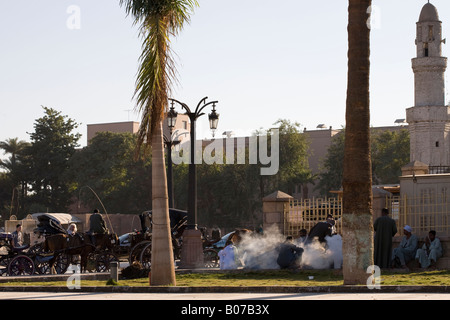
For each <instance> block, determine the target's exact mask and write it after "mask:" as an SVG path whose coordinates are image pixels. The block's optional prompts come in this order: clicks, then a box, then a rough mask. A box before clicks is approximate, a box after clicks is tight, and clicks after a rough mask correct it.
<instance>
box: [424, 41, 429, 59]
mask: <svg viewBox="0 0 450 320" xmlns="http://www.w3.org/2000/svg"><path fill="white" fill-rule="evenodd" d="M424 56H425V57H428V43H425V44H424Z"/></svg>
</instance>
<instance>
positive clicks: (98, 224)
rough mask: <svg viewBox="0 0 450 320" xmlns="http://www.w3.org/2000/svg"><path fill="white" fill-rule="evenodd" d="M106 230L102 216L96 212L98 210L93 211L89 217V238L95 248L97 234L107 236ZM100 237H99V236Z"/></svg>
mask: <svg viewBox="0 0 450 320" xmlns="http://www.w3.org/2000/svg"><path fill="white" fill-rule="evenodd" d="M107 233H108V228H106V224H105V220H103V217H102V215H101V214H100V212H99V211H98V209H95V210H94V213H93V214H91V216H90V217H89V231H88V234H89V237H90V239H91V243H92V244H93V245H94V246H96V245H97V238H96V235H97V234H102V235H103V234H107ZM100 237H101V236H100Z"/></svg>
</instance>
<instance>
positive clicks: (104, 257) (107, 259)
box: [95, 252, 120, 272]
mask: <svg viewBox="0 0 450 320" xmlns="http://www.w3.org/2000/svg"><path fill="white" fill-rule="evenodd" d="M113 261H116V262H118V263H120V262H119V259H118V258H117V256H116V255H115V254H114V253H112V252H102V253H100V254H99V255H98V256H97V263H96V267H95V269H96V270H97V272H108V271H110V270H111V262H113Z"/></svg>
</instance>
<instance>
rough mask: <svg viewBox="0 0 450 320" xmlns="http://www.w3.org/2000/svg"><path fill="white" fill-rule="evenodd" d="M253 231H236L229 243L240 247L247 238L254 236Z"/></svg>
mask: <svg viewBox="0 0 450 320" xmlns="http://www.w3.org/2000/svg"><path fill="white" fill-rule="evenodd" d="M252 233H253V231H252V230H249V229H236V230H234V232H233V233H232V234H231V235H230V237H229V238H228V240H227V242H230V241H231V242H232V243H233V244H234V245H235V246H237V245H239V243H240V242H241V241H242V239H243V238H244V237H245V236H248V235H252Z"/></svg>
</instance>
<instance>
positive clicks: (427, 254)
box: [416, 230, 442, 268]
mask: <svg viewBox="0 0 450 320" xmlns="http://www.w3.org/2000/svg"><path fill="white" fill-rule="evenodd" d="M440 257H442V244H441V241H440V240H439V238H436V231H434V230H431V231H430V232H429V233H428V237H426V239H425V243H424V244H423V246H422V248H420V249H417V253H416V260H417V261H418V262H419V263H420V267H421V268H428V267H430V268H436V262H437V259H439V258H440Z"/></svg>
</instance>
